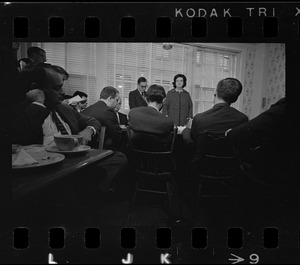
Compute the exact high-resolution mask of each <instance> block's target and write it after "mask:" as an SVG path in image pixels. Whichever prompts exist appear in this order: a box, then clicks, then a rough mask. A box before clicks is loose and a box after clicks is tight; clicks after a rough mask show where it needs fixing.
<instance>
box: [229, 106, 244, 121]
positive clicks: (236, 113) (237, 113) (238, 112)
mask: <svg viewBox="0 0 300 265" xmlns="http://www.w3.org/2000/svg"><path fill="white" fill-rule="evenodd" d="M230 110H231V111H232V112H233V113H235V115H237V116H238V117H240V118H241V119H243V118H244V119H248V116H247V115H246V114H245V113H243V112H241V111H239V110H238V109H236V108H233V107H230Z"/></svg>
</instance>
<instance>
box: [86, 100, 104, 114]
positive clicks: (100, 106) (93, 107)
mask: <svg viewBox="0 0 300 265" xmlns="http://www.w3.org/2000/svg"><path fill="white" fill-rule="evenodd" d="M103 103H104V102H102V101H101V100H98V101H97V102H96V103H94V104H92V105H90V106H88V107H87V108H86V109H85V110H84V111H83V113H84V112H90V111H95V110H96V109H97V110H98V109H103V108H105V106H106V104H105V103H104V104H103Z"/></svg>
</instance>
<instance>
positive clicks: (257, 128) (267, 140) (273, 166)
mask: <svg viewBox="0 0 300 265" xmlns="http://www.w3.org/2000/svg"><path fill="white" fill-rule="evenodd" d="M287 113H288V112H287V104H286V101H285V98H283V99H281V100H279V101H278V102H276V103H275V104H273V105H272V106H271V107H270V108H269V109H268V110H267V111H265V112H263V113H261V114H260V115H258V116H257V117H255V118H253V119H252V120H250V121H249V122H247V123H245V124H241V125H240V126H238V127H236V128H233V129H232V130H231V131H229V132H228V134H227V139H228V140H229V141H230V142H231V143H232V144H233V145H234V146H235V147H236V148H237V149H238V151H239V155H240V157H241V158H242V160H243V161H245V162H247V164H248V165H251V166H252V168H253V169H254V170H256V171H257V175H258V176H260V180H263V181H267V182H269V183H272V182H274V181H275V179H277V180H278V181H279V183H281V184H283V182H285V181H287V180H288V177H289V176H288V174H287V170H289V168H291V166H290V165H289V163H290V161H292V159H291V157H293V156H294V154H295V153H297V148H295V149H294V150H293V147H295V145H296V143H295V142H294V143H291V142H290V139H291V138H292V133H291V132H290V131H289V129H288V128H289V122H288V115H287ZM258 172H261V173H258ZM284 179H285V181H282V180H284Z"/></svg>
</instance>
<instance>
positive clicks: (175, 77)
mask: <svg viewBox="0 0 300 265" xmlns="http://www.w3.org/2000/svg"><path fill="white" fill-rule="evenodd" d="M178 77H182V79H183V85H182V88H184V87H185V86H186V80H187V79H186V76H185V75H183V74H177V75H175V76H174V79H173V83H172V84H173V87H174V88H176V79H177V78H178Z"/></svg>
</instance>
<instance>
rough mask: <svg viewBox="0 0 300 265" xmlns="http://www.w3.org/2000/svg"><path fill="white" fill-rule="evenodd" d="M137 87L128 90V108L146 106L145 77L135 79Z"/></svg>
mask: <svg viewBox="0 0 300 265" xmlns="http://www.w3.org/2000/svg"><path fill="white" fill-rule="evenodd" d="M137 85H138V87H137V89H136V90H134V91H130V92H129V108H130V109H133V108H137V107H146V106H147V99H146V88H147V79H146V78H145V77H140V78H139V79H138V81H137Z"/></svg>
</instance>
